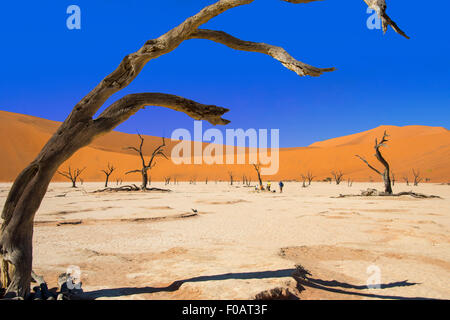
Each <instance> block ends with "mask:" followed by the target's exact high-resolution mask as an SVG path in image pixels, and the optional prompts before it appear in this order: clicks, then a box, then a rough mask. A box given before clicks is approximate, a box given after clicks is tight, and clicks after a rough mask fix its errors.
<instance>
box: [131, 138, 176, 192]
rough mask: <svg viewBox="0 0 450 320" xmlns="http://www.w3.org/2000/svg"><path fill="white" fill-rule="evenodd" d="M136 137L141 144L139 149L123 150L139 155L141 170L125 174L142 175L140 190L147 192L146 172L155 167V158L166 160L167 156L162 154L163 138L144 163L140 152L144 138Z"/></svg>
mask: <svg viewBox="0 0 450 320" xmlns="http://www.w3.org/2000/svg"><path fill="white" fill-rule="evenodd" d="M138 137H139V139H140V140H141V143H140V144H139V148H136V147H127V148H125V149H126V150H133V151H135V152H136V153H138V154H139V156H140V157H141V161H142V168H141V169H136V170H131V171H128V172H126V173H125V174H130V173H140V174H141V175H142V184H141V190H147V184H148V182H149V177H148V171H149V170H151V169H152V168H153V167H155V165H156V161H155V159H156V158H157V157H163V158H165V159H167V160H168V158H167V156H166V155H165V153H164V148H165V146H166V141H165V140H164V138H162V144H160V145H159V146H157V147H156V148H155V149H154V150H153V152H152V155H151V156H150V159H149V160H148V162H147V161H145V157H144V153H143V151H142V147H143V146H144V138H143V137H142V136H141V135H140V134H139V133H138Z"/></svg>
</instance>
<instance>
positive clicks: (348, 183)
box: [347, 178, 353, 187]
mask: <svg viewBox="0 0 450 320" xmlns="http://www.w3.org/2000/svg"><path fill="white" fill-rule="evenodd" d="M352 185H353V181H352V179H350V178H348V180H347V186H349V187H351V186H352Z"/></svg>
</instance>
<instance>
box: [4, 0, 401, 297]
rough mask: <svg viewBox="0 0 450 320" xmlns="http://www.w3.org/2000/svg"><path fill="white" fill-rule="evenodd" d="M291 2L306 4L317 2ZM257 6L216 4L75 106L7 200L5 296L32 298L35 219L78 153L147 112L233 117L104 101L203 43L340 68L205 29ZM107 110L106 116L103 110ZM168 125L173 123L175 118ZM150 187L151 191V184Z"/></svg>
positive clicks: (150, 101) (211, 110)
mask: <svg viewBox="0 0 450 320" xmlns="http://www.w3.org/2000/svg"><path fill="white" fill-rule="evenodd" d="M284 1H285V2H290V3H296V4H302V5H304V4H307V3H311V2H316V0H284ZM252 2H253V0H220V1H215V2H213V3H211V4H209V5H208V6H205V7H204V8H202V9H201V10H199V11H198V13H196V14H195V15H193V16H190V17H188V18H187V19H186V20H184V21H183V22H181V23H180V24H179V25H177V26H175V27H174V28H173V29H171V30H169V31H167V32H166V33H164V34H162V35H161V36H159V37H157V38H154V39H149V40H147V41H145V42H144V41H143V45H142V47H140V48H139V49H138V50H137V51H135V52H132V53H129V54H127V55H126V56H125V57H124V58H123V59H122V61H121V62H120V63H119V64H118V66H117V68H116V69H115V70H113V71H112V72H111V73H110V74H109V75H107V76H106V77H105V78H103V79H102V80H101V81H99V82H98V84H97V85H95V87H94V88H93V89H92V90H91V91H90V92H88V93H87V94H86V95H85V96H84V97H83V98H82V99H81V100H80V101H79V102H78V103H77V104H76V105H75V106H74V107H73V108H72V110H71V112H70V114H69V115H68V116H67V118H66V119H65V120H64V122H63V123H62V124H61V126H60V127H59V128H58V129H57V130H56V132H55V133H54V134H53V135H52V136H51V137H50V139H49V140H48V141H47V143H46V144H45V145H44V146H43V148H42V149H41V150H40V151H39V153H38V154H37V156H36V158H35V159H33V161H31V162H30V163H29V165H27V166H26V167H25V168H24V169H23V170H22V172H21V173H20V174H19V175H18V176H17V178H16V179H15V181H14V184H13V185H12V187H11V188H10V191H9V194H8V197H7V199H6V201H5V202H4V207H3V212H2V216H1V217H2V227H1V235H0V260H1V261H0V262H1V264H2V268H1V270H0V272H1V280H0V282H1V284H0V286H1V287H2V288H5V289H6V291H5V295H6V296H8V297H9V296H11V295H16V296H18V297H21V298H26V297H28V296H29V294H30V282H31V272H32V266H33V263H32V262H33V256H32V244H33V243H32V240H33V221H34V218H35V214H36V212H37V210H38V209H39V206H40V205H41V203H42V200H43V198H44V196H45V193H46V190H47V188H48V185H49V184H50V181H51V179H52V178H53V176H54V174H55V173H56V171H57V170H58V168H59V167H60V166H61V165H62V164H63V163H64V162H65V161H66V160H68V159H69V158H70V157H71V156H72V155H73V154H74V153H75V152H77V151H78V150H80V149H81V148H83V147H85V146H87V145H89V144H90V143H91V142H92V141H93V140H94V139H95V138H96V137H99V136H101V135H104V134H106V133H108V132H110V131H112V130H113V129H114V128H116V127H117V126H118V125H120V124H121V123H123V122H124V121H126V120H128V119H129V118H130V117H131V116H132V115H134V114H135V113H136V112H138V111H139V110H141V109H143V108H144V107H146V106H161V107H165V108H170V109H173V110H176V111H179V112H184V113H186V114H187V115H188V116H190V117H191V118H194V119H196V120H207V121H209V122H210V123H211V124H213V125H217V124H221V125H224V124H227V123H228V122H229V121H227V120H225V119H222V118H221V116H222V115H223V114H224V113H225V112H227V111H228V109H226V108H221V107H217V106H214V105H211V104H209V105H205V104H201V103H198V102H196V101H193V100H189V99H186V98H184V97H180V96H175V95H171V94H165V93H159V92H146V93H133V94H127V95H124V96H123V97H121V98H119V99H118V100H116V101H114V102H113V103H112V104H110V105H107V106H105V103H106V102H107V101H110V99H111V98H112V97H113V96H114V95H115V94H116V93H118V92H120V91H122V90H123V89H125V88H127V87H128V86H129V85H130V84H131V83H132V82H133V81H134V80H135V79H136V78H137V77H138V75H139V74H140V73H141V71H142V70H143V69H144V67H145V66H146V65H147V63H148V62H150V61H154V60H155V59H157V58H160V57H162V56H164V55H166V54H168V53H171V52H172V51H174V50H175V49H177V48H179V47H180V45H181V44H182V43H184V42H185V41H188V40H191V39H202V40H208V41H212V42H215V43H220V44H223V45H225V46H228V47H230V48H232V49H235V50H240V51H246V52H257V53H261V54H266V55H268V56H271V57H272V58H274V59H275V60H277V61H279V62H280V63H281V64H282V65H283V66H284V67H286V68H287V69H289V70H291V71H293V72H295V73H296V74H297V75H299V76H320V75H322V74H323V73H325V72H330V71H333V70H334V69H333V68H317V67H314V66H311V65H308V64H306V63H304V62H301V61H299V60H297V59H295V58H294V57H293V56H292V55H290V54H289V53H288V52H287V51H286V50H285V49H284V48H282V47H278V46H274V45H270V44H266V43H257V42H251V41H244V40H242V39H239V38H236V37H234V36H232V35H230V34H228V33H226V32H224V31H221V30H209V29H205V28H202V26H203V25H205V24H206V23H208V22H209V21H211V20H213V19H214V18H216V17H217V16H220V15H221V14H223V13H225V12H227V11H228V10H231V9H233V8H237V7H240V6H244V5H249V4H251V3H252ZM365 2H366V3H368V6H369V7H370V8H372V9H374V10H375V11H377V13H378V15H379V17H380V19H381V20H382V22H383V28H384V29H385V28H387V26H388V25H390V26H391V27H392V28H393V29H394V30H395V31H396V32H397V33H399V34H401V35H402V36H405V37H407V36H406V34H405V33H404V32H403V31H402V30H401V29H400V28H399V27H398V26H397V25H396V24H395V23H394V22H393V21H392V20H391V19H390V18H389V17H388V16H387V14H386V6H385V1H373V0H371V1H370V2H369V0H365ZM269 14H270V13H269ZM273 18H274V17H273ZM308 45H309V43H308ZM198 50H200V49H198ZM201 50H203V47H202V49H201ZM384 50H386V49H385V48H384ZM103 53H104V55H105V57H106V56H107V55H109V54H111V53H110V52H108V51H105V52H103ZM103 107H104V110H103V111H102V112H98V111H99V110H100V109H101V108H103ZM165 121H167V122H168V123H169V122H170V120H169V119H165ZM144 171H145V170H144ZM143 184H144V188H145V187H146V183H143Z"/></svg>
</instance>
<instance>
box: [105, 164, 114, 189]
mask: <svg viewBox="0 0 450 320" xmlns="http://www.w3.org/2000/svg"><path fill="white" fill-rule="evenodd" d="M114 170H116V168H114V166H113V165H110V164H109V163H108V168H107V169H104V170H102V172H103V173H104V174H105V176H106V180H105V188H108V181H109V176H110V175H111V174H112V173H113V171H114Z"/></svg>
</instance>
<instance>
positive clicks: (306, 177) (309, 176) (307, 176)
mask: <svg viewBox="0 0 450 320" xmlns="http://www.w3.org/2000/svg"><path fill="white" fill-rule="evenodd" d="M302 178H303V181H308V186H310V185H311V182H312V181H313V179H314V178H315V176H313V174H312V173H311V171H308V172H307V173H306V174H305V175H303V174H302Z"/></svg>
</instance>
